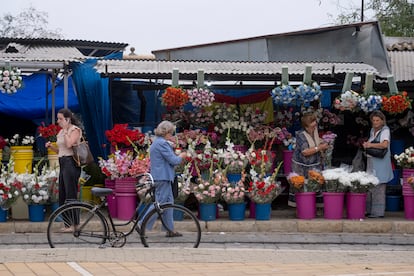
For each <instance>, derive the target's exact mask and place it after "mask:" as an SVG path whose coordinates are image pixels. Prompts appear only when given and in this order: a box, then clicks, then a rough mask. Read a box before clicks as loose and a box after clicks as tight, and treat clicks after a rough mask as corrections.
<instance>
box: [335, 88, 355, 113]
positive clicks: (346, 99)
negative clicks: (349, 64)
mask: <svg viewBox="0 0 414 276" xmlns="http://www.w3.org/2000/svg"><path fill="white" fill-rule="evenodd" d="M358 105H359V94H358V93H357V92H355V91H353V90H348V91H345V92H343V93H342V94H341V95H340V96H339V97H337V98H336V99H335V101H334V107H335V108H336V109H338V110H341V111H345V110H349V111H352V112H355V111H358Z"/></svg>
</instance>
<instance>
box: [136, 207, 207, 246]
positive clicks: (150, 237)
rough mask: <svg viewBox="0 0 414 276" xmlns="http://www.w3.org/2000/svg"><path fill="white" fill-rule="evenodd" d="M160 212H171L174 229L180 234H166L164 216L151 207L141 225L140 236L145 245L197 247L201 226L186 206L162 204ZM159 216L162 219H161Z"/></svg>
mask: <svg viewBox="0 0 414 276" xmlns="http://www.w3.org/2000/svg"><path fill="white" fill-rule="evenodd" d="M160 208H161V213H168V212H171V213H173V217H174V229H169V230H170V231H172V230H173V231H175V232H178V233H180V234H181V235H182V236H174V237H168V236H167V231H168V230H167V229H166V228H165V227H164V226H163V224H164V225H165V226H167V224H166V223H165V222H166V220H165V219H164V216H160V215H159V214H158V213H157V210H155V209H153V210H152V211H151V212H150V213H148V214H147V215H146V216H145V218H144V220H143V222H142V226H141V233H140V238H141V242H142V244H143V245H144V246H145V247H166V248H169V247H180V248H183V247H194V248H197V247H198V245H199V244H200V239H201V227H200V223H199V221H198V219H197V217H196V216H195V215H194V214H193V213H192V212H191V211H190V210H189V209H187V208H185V207H183V206H181V205H175V204H163V205H161V206H160ZM161 217H162V219H163V221H164V223H163V221H161Z"/></svg>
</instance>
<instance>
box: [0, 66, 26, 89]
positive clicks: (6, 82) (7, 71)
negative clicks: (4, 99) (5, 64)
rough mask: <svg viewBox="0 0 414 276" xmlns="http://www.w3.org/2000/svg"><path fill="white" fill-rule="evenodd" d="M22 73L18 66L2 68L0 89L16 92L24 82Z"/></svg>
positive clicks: (0, 70) (0, 71)
mask: <svg viewBox="0 0 414 276" xmlns="http://www.w3.org/2000/svg"><path fill="white" fill-rule="evenodd" d="M20 74H21V72H20V69H18V68H17V67H12V68H2V69H0V91H1V92H2V93H7V94H14V93H16V92H17V89H19V88H20V87H22V83H23V79H22V77H21V76H20Z"/></svg>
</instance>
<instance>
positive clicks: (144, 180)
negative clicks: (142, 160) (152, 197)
mask: <svg viewBox="0 0 414 276" xmlns="http://www.w3.org/2000/svg"><path fill="white" fill-rule="evenodd" d="M137 179H138V182H137V184H136V188H143V187H144V186H146V188H152V187H154V178H153V177H152V175H151V174H150V173H141V174H139V175H137Z"/></svg>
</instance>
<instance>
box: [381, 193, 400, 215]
mask: <svg viewBox="0 0 414 276" xmlns="http://www.w3.org/2000/svg"><path fill="white" fill-rule="evenodd" d="M400 201H401V196H395V195H387V196H386V197H385V210H387V211H389V212H398V211H399V210H400Z"/></svg>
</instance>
